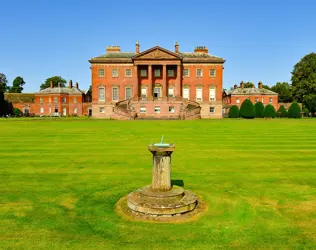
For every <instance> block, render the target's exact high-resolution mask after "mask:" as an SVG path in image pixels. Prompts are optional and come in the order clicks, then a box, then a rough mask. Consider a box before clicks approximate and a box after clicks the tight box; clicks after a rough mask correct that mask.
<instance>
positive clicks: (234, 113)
mask: <svg viewBox="0 0 316 250" xmlns="http://www.w3.org/2000/svg"><path fill="white" fill-rule="evenodd" d="M228 117H229V118H238V117H239V108H238V107H237V106H236V105H233V106H231V107H230V109H229V113H228Z"/></svg>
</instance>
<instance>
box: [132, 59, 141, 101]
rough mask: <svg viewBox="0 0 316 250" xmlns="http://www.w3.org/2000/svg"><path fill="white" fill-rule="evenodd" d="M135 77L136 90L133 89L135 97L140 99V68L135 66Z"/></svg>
mask: <svg viewBox="0 0 316 250" xmlns="http://www.w3.org/2000/svg"><path fill="white" fill-rule="evenodd" d="M134 77H135V82H134V88H133V96H134V97H140V96H141V93H140V84H139V82H138V66H137V65H134Z"/></svg>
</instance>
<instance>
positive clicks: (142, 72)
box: [140, 69, 147, 77]
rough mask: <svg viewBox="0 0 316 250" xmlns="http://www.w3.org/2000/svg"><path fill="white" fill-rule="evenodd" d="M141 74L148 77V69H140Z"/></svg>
mask: <svg viewBox="0 0 316 250" xmlns="http://www.w3.org/2000/svg"><path fill="white" fill-rule="evenodd" d="M140 76H142V77H146V76H147V70H146V69H141V70H140Z"/></svg>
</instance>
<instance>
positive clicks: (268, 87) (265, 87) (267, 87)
mask: <svg viewBox="0 0 316 250" xmlns="http://www.w3.org/2000/svg"><path fill="white" fill-rule="evenodd" d="M262 88H264V89H268V90H271V88H270V86H268V85H265V84H262Z"/></svg>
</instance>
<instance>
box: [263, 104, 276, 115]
mask: <svg viewBox="0 0 316 250" xmlns="http://www.w3.org/2000/svg"><path fill="white" fill-rule="evenodd" d="M262 114H263V117H265V118H275V117H276V112H275V108H274V107H273V106H272V105H271V104H268V105H267V106H265V108H264V110H263V112H262Z"/></svg>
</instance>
